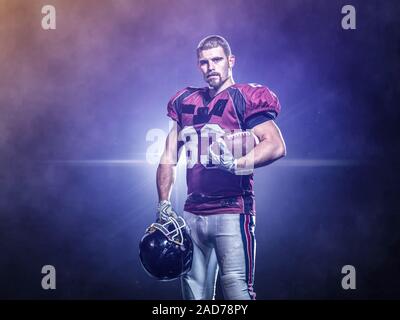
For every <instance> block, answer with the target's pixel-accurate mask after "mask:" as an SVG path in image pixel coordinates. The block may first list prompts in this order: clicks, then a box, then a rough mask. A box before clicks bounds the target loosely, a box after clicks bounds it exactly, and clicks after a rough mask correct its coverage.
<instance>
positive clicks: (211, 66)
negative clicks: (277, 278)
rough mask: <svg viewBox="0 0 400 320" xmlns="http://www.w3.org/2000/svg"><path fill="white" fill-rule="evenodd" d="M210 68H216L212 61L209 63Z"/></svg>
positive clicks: (210, 69)
mask: <svg viewBox="0 0 400 320" xmlns="http://www.w3.org/2000/svg"><path fill="white" fill-rule="evenodd" d="M208 70H209V71H213V70H215V65H214V63H213V62H212V61H211V62H209V63H208Z"/></svg>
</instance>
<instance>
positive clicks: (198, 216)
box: [157, 35, 286, 300]
mask: <svg viewBox="0 0 400 320" xmlns="http://www.w3.org/2000/svg"><path fill="white" fill-rule="evenodd" d="M197 58H198V67H199V69H200V72H201V74H202V76H203V78H204V80H205V81H206V82H207V84H208V86H207V87H204V88H193V87H186V88H184V89H182V90H180V91H178V92H177V93H176V94H175V95H174V96H173V97H172V98H171V100H170V101H169V103H168V106H167V109H168V111H167V114H168V116H169V117H170V118H171V119H172V120H173V121H174V126H173V128H172V130H171V131H170V133H169V135H168V137H167V141H166V147H165V150H164V153H163V155H162V157H161V161H160V164H159V166H158V169H157V190H158V196H159V204H158V219H159V220H161V221H162V220H166V219H168V216H176V215H177V214H176V212H175V210H174V209H173V208H172V204H171V202H170V200H169V199H170V194H171V189H172V185H173V182H174V179H175V166H176V164H177V161H178V159H179V156H180V151H181V149H182V146H183V145H184V144H186V150H187V187H188V192H187V194H188V196H187V200H186V202H185V206H184V212H183V218H184V219H185V221H186V223H187V225H188V227H189V229H190V235H191V237H192V240H193V244H194V253H193V262H192V268H191V270H190V271H189V272H188V273H187V274H185V275H184V276H182V278H181V284H182V292H183V298H184V299H208V300H210V299H214V297H215V285H216V279H217V274H218V271H219V274H220V281H221V286H222V290H223V294H224V297H225V298H226V299H229V300H231V299H240V300H245V299H255V291H254V287H253V285H254V270H255V252H256V250H255V249H256V242H255V213H256V212H255V197H254V191H253V171H252V168H258V167H262V166H265V165H268V164H270V163H271V162H273V161H275V160H277V159H279V158H281V157H283V156H285V154H286V147H285V143H284V140H283V138H282V135H281V133H280V130H279V128H278V127H277V125H276V124H275V122H274V119H275V118H276V117H277V115H278V113H279V112H280V109H281V107H280V104H279V101H278V98H277V96H276V95H275V94H274V93H273V92H272V91H271V90H269V89H268V88H267V87H265V86H262V85H258V84H236V83H235V82H234V80H233V76H232V69H233V67H234V65H235V56H234V55H233V54H232V53H231V49H230V46H229V44H228V42H227V41H226V40H225V39H224V38H223V37H221V36H217V35H212V36H208V37H206V38H204V39H203V40H201V41H200V43H199V44H198V47H197ZM233 130H241V131H248V132H251V133H252V134H253V135H255V136H256V137H257V138H258V140H259V143H258V144H257V145H256V146H255V147H254V148H253V149H252V150H251V151H250V152H249V153H247V154H245V155H243V156H241V157H239V158H235V157H234V156H233V155H232V153H231V152H229V150H228V148H227V145H226V143H225V141H224V140H223V139H214V140H215V141H214V142H215V143H217V146H218V148H219V151H220V152H217V153H216V152H213V151H212V150H211V149H210V148H209V147H204V145H205V144H204V143H203V142H204V141H203V140H204V139H205V140H209V139H212V138H216V137H218V136H219V137H221V135H223V133H224V132H231V131H233ZM206 145H207V144H206Z"/></svg>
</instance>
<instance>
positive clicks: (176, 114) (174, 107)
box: [167, 88, 186, 125]
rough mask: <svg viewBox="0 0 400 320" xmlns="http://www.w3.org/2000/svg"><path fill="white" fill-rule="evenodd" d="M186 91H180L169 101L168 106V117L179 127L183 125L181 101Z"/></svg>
mask: <svg viewBox="0 0 400 320" xmlns="http://www.w3.org/2000/svg"><path fill="white" fill-rule="evenodd" d="M185 91H186V88H185V89H182V90H179V91H178V92H177V93H176V94H175V95H174V96H173V97H172V98H171V99H170V100H169V101H168V104H167V116H168V117H170V118H171V119H172V120H174V121H176V122H177V123H178V124H179V125H181V106H180V99H179V97H181V96H182V95H183V94H184V93H185Z"/></svg>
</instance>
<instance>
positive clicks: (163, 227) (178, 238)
mask: <svg viewBox="0 0 400 320" xmlns="http://www.w3.org/2000/svg"><path fill="white" fill-rule="evenodd" d="M171 225H173V226H174V228H173V230H172V231H170V230H168V227H169V226H171ZM184 227H186V222H185V220H184V219H183V218H182V217H178V218H174V217H169V218H168V221H167V222H166V223H163V224H161V223H158V222H155V223H152V224H151V225H150V227H149V228H148V230H150V231H151V228H153V229H157V230H159V231H161V232H162V233H163V234H164V235H165V236H166V237H167V239H168V240H169V241H172V242H174V243H176V244H177V245H180V246H181V245H182V244H183V234H182V229H183V228H184Z"/></svg>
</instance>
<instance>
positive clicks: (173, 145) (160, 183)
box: [156, 122, 182, 201]
mask: <svg viewBox="0 0 400 320" xmlns="http://www.w3.org/2000/svg"><path fill="white" fill-rule="evenodd" d="M179 131H180V128H179V126H178V125H177V123H176V122H174V126H173V127H172V129H171V131H170V132H169V134H168V137H167V140H166V142H165V149H164V152H163V154H162V156H161V159H160V164H159V165H158V168H157V176H156V180H157V192H158V200H159V201H162V200H169V197H170V195H171V190H172V185H173V184H174V181H175V171H176V165H177V163H178V160H179V156H180V153H181V149H182V148H181V144H178V134H179Z"/></svg>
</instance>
